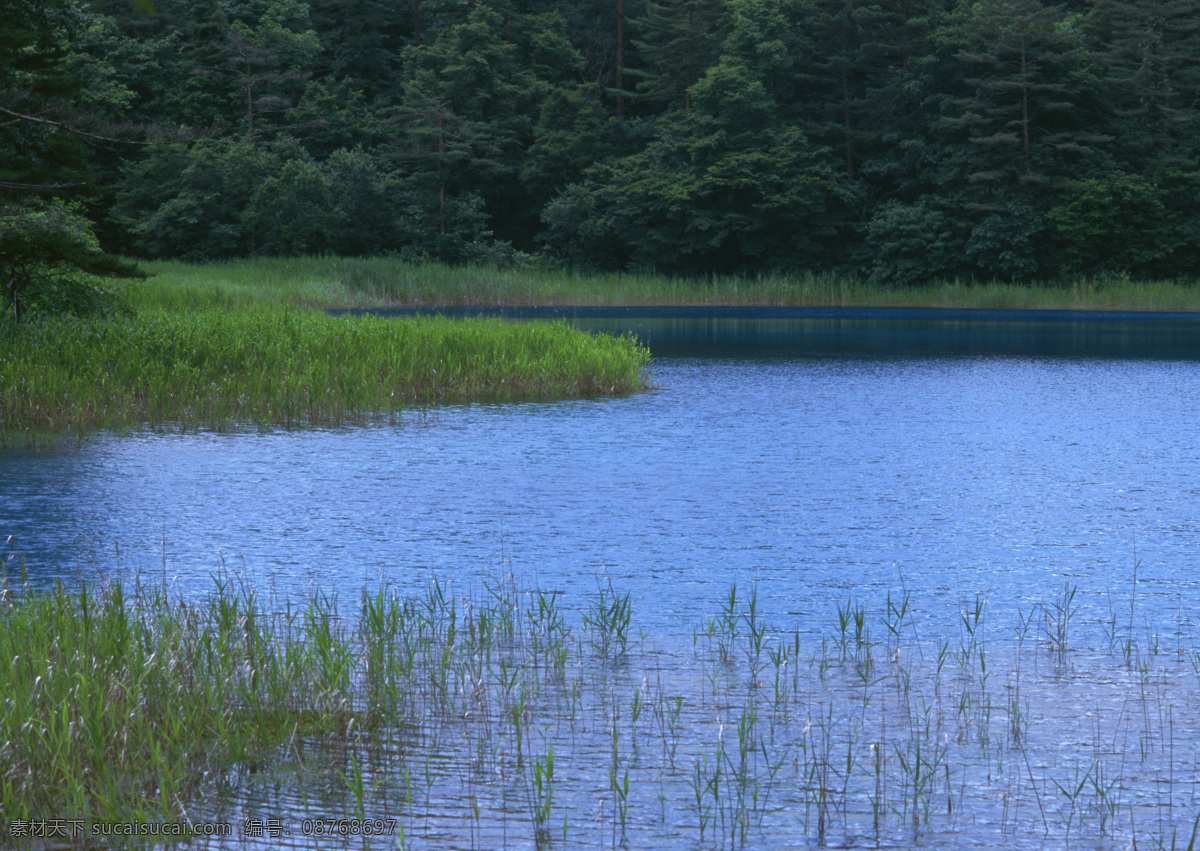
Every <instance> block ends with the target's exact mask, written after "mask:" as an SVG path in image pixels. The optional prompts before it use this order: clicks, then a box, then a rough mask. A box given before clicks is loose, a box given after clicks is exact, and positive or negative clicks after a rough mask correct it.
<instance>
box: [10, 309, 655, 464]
mask: <svg viewBox="0 0 1200 851" xmlns="http://www.w3.org/2000/svg"><path fill="white" fill-rule="evenodd" d="M0 349H3V350H4V351H5V353H6V354H5V357H4V359H3V360H2V361H0V443H5V442H8V443H16V442H20V441H22V440H37V439H39V438H41V437H44V436H46V435H55V434H65V433H85V432H87V431H88V430H91V429H95V428H115V429H119V428H126V427H130V426H134V425H137V424H140V423H150V424H155V423H170V424H176V425H179V426H182V427H199V426H205V427H220V426H223V425H227V424H230V423H236V422H254V423H257V424H260V425H263V426H273V425H282V426H294V425H304V424H315V423H339V422H342V421H344V420H346V419H349V418H359V417H366V416H371V415H373V414H377V413H380V412H386V411H392V410H396V409H398V408H400V407H402V406H404V405H409V404H414V403H418V404H424V403H431V402H439V401H459V400H500V399H521V398H562V397H571V396H589V395H599V394H613V393H624V392H628V391H632V390H636V389H639V388H641V387H643V386H644V379H643V369H644V367H645V365H646V362H647V360H648V358H649V352H648V351H647V350H646V349H645V347H643V346H641V345H639V344H637V343H636V342H635V341H634V340H632V339H631V338H614V337H606V336H591V335H589V334H586V333H583V332H580V331H577V330H575V329H572V328H570V327H569V326H567V325H566V324H563V323H520V324H518V323H506V322H502V321H499V320H450V319H445V318H440V317H430V318H418V319H408V320H394V319H381V318H378V317H371V316H362V317H331V316H326V315H324V314H322V313H318V312H313V311H306V310H294V309H279V308H273V309H248V310H243V309H237V310H233V311H221V310H211V309H210V310H195V309H193V310H176V311H170V312H168V311H164V310H148V309H142V310H139V311H138V312H137V314H136V315H135V316H133V317H118V318H113V319H107V320H91V319H73V318H65V319H44V320H41V321H36V322H30V323H27V324H23V325H20V326H16V325H13V324H11V323H8V324H0Z"/></svg>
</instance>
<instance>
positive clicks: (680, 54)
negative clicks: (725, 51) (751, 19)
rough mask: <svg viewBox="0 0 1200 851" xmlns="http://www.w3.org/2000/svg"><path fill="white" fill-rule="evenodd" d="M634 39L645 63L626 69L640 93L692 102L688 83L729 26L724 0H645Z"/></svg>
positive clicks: (703, 67)
mask: <svg viewBox="0 0 1200 851" xmlns="http://www.w3.org/2000/svg"><path fill="white" fill-rule="evenodd" d="M636 29H637V31H638V32H640V33H641V37H640V38H635V39H633V45H634V47H636V48H637V50H638V51H639V53H640V54H641V57H642V59H643V60H644V61H645V63H646V67H645V68H641V69H630V70H629V72H628V73H629V76H631V77H634V78H636V79H637V80H638V83H637V90H638V92H639V94H640V95H641V97H642V98H645V99H648V100H652V101H660V102H668V103H669V102H674V101H679V100H682V101H683V108H684V109H685V110H687V109H691V108H692V94H691V89H692V86H693V85H695V84H696V83H697V82H698V81H699V80H700V77H701V76H702V75H703V74H704V72H705V71H706V70H707V69H708V68H709V67H710V66H711V65H712V64H713V63H714V62H715V61H716V59H717V56H718V55H719V53H720V48H721V44H722V42H723V41H724V38H725V35H726V32H727V29H728V15H727V12H726V8H725V3H724V0H647V2H646V11H645V14H644V15H643V17H642V18H641V19H640V20H638V21H637V24H636Z"/></svg>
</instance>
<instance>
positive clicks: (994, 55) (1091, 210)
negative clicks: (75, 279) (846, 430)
mask: <svg viewBox="0 0 1200 851" xmlns="http://www.w3.org/2000/svg"><path fill="white" fill-rule="evenodd" d="M0 11H2V14H0V22H2V23H0V107H3V109H4V113H3V114H0V195H2V196H3V197H2V198H0V200H2V201H3V202H4V203H5V205H6V206H5V210H7V211H9V215H10V219H11V221H10V224H11V227H9V228H8V229H7V230H5V228H4V222H3V221H0V243H3V244H0V251H7V250H8V249H6V248H5V246H6V245H7V243H4V242H3V241H4V240H9V239H10V237H11V239H16V238H17V236H18V235H20V234H21V233H24V232H27V231H28V226H29V221H30V217H35V218H36V216H39V215H40V216H42V217H43V218H45V217H47V216H51V217H53V216H58V217H59V218H62V219H63V220H64V221H67V220H69V221H70V222H71V223H72V227H73V228H74V232H75V233H76V234H77V235H78V240H79V243H80V245H83V246H84V248H88V247H89V246H90V245H91V242H89V240H92V233H91V232H90V231H88V229H87V222H89V221H90V222H91V223H92V226H93V229H94V234H95V239H97V240H98V244H99V245H100V246H102V247H103V248H104V249H106V250H107V251H108V252H110V253H116V254H122V255H128V256H135V257H154V258H182V259H187V260H207V259H213V258H228V257H239V256H251V255H262V254H267V255H299V254H316V253H334V254H344V255H371V254H385V253H387V254H398V255H401V256H403V257H406V258H422V257H430V258H437V259H441V260H449V261H452V262H458V261H467V260H480V261H495V262H506V261H508V260H511V259H515V258H519V257H521V256H522V255H524V254H534V253H541V254H544V255H545V256H547V257H550V258H554V259H556V260H562V261H566V262H569V263H572V264H575V265H580V266H587V267H598V268H604V269H626V270H632V269H636V270H652V271H660V272H679V273H686V274H705V273H711V272H720V273H728V272H746V273H753V272H757V271H763V270H770V271H799V270H807V271H819V272H825V271H834V272H854V273H857V274H864V273H865V274H873V275H875V276H877V277H878V278H879V279H881V280H884V281H887V282H891V283H915V282H918V281H922V280H925V279H928V278H931V277H939V276H973V277H976V278H986V279H1001V280H1034V279H1043V280H1045V279H1053V278H1061V277H1067V276H1074V275H1095V274H1100V273H1106V272H1116V273H1121V272H1126V273H1129V274H1130V275H1134V276H1147V277H1149V276H1157V277H1181V276H1188V275H1190V274H1191V273H1192V271H1193V270H1194V269H1195V268H1196V267H1197V262H1198V260H1200V210H1198V205H1197V204H1196V200H1197V196H1198V189H1200V160H1198V154H1200V132H1198V131H1200V120H1198V119H1200V103H1198V99H1200V0H1088V2H1083V0H1073V2H1066V3H1062V4H1051V3H1043V2H1039V0H977V2H965V0H959V2H954V0H874V1H873V2H872V0H524V2H517V0H473V2H462V0H403V2H392V0H338V2H332V0H311V2H304V0H0ZM13 210H19V211H21V213H20V215H16V214H13V213H12V211H13ZM14 215H16V218H12V217H13V216H14ZM22 227H25V229H26V230H25V231H22V230H21V228H22ZM92 241H93V242H94V241H95V240H92ZM19 248H20V246H17V247H15V248H12V249H11V251H9V252H8V253H7V254H4V257H5V258H7V257H8V256H9V255H10V254H12V253H13V252H16V251H19ZM89 250H90V249H89ZM0 259H2V258H0ZM5 262H7V260H6V261H5Z"/></svg>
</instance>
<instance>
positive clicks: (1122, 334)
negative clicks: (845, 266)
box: [0, 309, 1200, 632]
mask: <svg viewBox="0 0 1200 851" xmlns="http://www.w3.org/2000/svg"><path fill="white" fill-rule="evenodd" d="M531 313H532V314H534V315H545V313H546V311H542V312H540V313H539V312H537V311H532V312H529V311H527V312H525V313H524V314H523V315H526V316H527V315H531ZM557 313H561V311H559V312H557ZM573 318H574V321H576V322H578V323H580V324H581V325H584V326H585V327H591V328H601V329H603V330H609V331H618V332H620V331H633V332H634V333H638V334H639V335H640V336H641V337H642V338H643V339H646V340H648V342H649V344H650V346H651V348H652V350H653V351H654V352H655V355H656V356H655V360H654V362H653V380H654V383H655V385H656V389H654V390H651V391H648V392H645V393H639V394H636V395H633V396H629V397H626V398H617V399H595V400H576V401H565V402H552V403H510V404H475V405H459V406H443V407H437V408H431V409H427V410H423V411H422V410H415V409H414V410H412V411H406V412H404V413H402V414H401V415H400V416H399V417H398V419H397V420H395V421H389V422H373V423H364V424H358V425H351V426H346V427H341V428H332V429H304V430H295V431H283V430H275V431H267V432H262V431H257V430H253V429H251V430H240V431H237V430H235V431H231V432H225V433H210V432H200V433H195V432H190V433H183V434H181V433H178V432H177V431H172V430H171V429H169V428H164V429H158V430H153V431H149V430H147V431H143V432H139V433H135V434H133V435H127V436H106V435H101V436H97V437H95V438H93V439H90V440H88V441H86V442H84V443H83V444H82V445H64V446H60V447H58V448H56V449H53V450H42V451H18V450H10V451H6V452H4V453H3V454H0V477H2V481H3V487H2V488H0V535H3V537H4V538H7V536H9V535H13V536H15V544H12V543H10V544H8V545H6V546H7V549H6V550H5V551H4V554H5V556H6V557H8V558H9V569H10V571H13V570H14V569H15V564H16V562H17V554H18V552H19V554H20V556H22V557H23V558H24V560H25V564H26V567H27V570H28V572H29V574H30V577H31V579H32V580H33V581H35V582H37V583H42V584H45V583H48V582H51V581H53V580H55V579H62V580H65V581H67V582H71V581H73V580H75V579H77V578H78V577H98V576H101V575H105V574H113V573H120V574H124V575H126V576H129V575H133V574H140V575H142V576H143V577H144V578H150V579H154V580H161V579H163V578H164V577H165V578H166V580H167V582H168V583H170V584H171V585H172V586H173V587H176V588H178V589H180V590H182V591H185V592H186V591H188V589H195V590H198V591H203V590H206V589H207V588H209V587H211V580H210V576H211V575H212V574H213V573H214V572H216V571H217V570H218V569H221V567H222V565H224V567H225V568H226V569H228V570H231V571H233V570H236V571H239V572H241V573H242V574H243V575H245V576H246V577H248V578H249V579H250V580H252V581H253V582H255V583H256V584H258V585H259V586H260V587H263V588H269V589H271V590H274V591H276V592H278V593H284V594H286V593H291V592H293V591H304V590H305V589H307V588H310V587H312V586H314V585H316V586H321V587H323V588H329V589H334V590H339V591H341V592H342V593H344V594H348V595H351V596H353V595H356V594H357V590H358V589H359V588H360V587H362V586H363V585H364V583H365V584H368V585H371V584H377V583H378V581H379V580H380V579H383V580H386V581H387V582H389V583H391V584H393V585H395V586H397V587H399V588H401V589H404V588H413V589H417V588H420V587H422V586H423V585H424V584H425V582H427V581H428V579H429V578H430V577H431V576H436V577H438V578H439V579H442V580H444V581H452V582H454V583H458V584H461V585H464V586H472V587H477V586H478V585H479V584H480V583H481V582H482V581H483V580H485V579H487V578H488V577H494V576H497V575H498V574H499V573H500V572H502V570H504V569H508V568H511V569H512V571H513V572H514V573H516V574H517V575H518V576H520V577H521V578H522V579H523V581H525V582H528V583H532V584H537V585H540V586H542V587H544V588H547V589H557V590H560V591H562V592H563V593H564V594H565V595H566V599H567V600H568V601H570V600H571V599H572V598H573V597H578V596H580V595H585V594H587V593H589V592H591V591H593V590H594V589H595V582H596V577H597V576H607V577H610V578H611V579H612V580H613V582H614V584H615V585H618V586H621V587H625V588H627V589H629V590H631V591H632V592H633V595H634V605H635V611H636V612H637V614H638V616H639V618H640V619H643V623H645V624H646V625H647V626H648V627H653V628H655V629H663V630H676V629H677V630H680V631H681V632H689V631H690V630H691V628H692V626H693V625H694V624H695V623H697V622H698V621H699V620H700V619H701V618H702V617H703V616H704V615H706V614H708V613H711V611H712V610H713V608H714V606H715V603H716V601H717V600H719V599H720V597H721V595H722V593H723V592H724V590H725V589H727V588H728V586H729V585H730V584H731V583H733V582H735V581H736V582H738V583H740V584H742V585H748V584H750V583H757V585H758V587H759V593H760V596H761V598H762V600H763V602H764V604H765V605H766V608H767V611H768V612H771V613H772V614H773V615H776V616H779V617H781V618H786V619H787V620H788V621H789V622H791V621H793V620H798V621H799V622H800V623H801V625H802V627H803V626H804V625H805V624H807V623H809V622H810V621H812V622H814V623H816V622H820V621H822V619H824V618H826V617H827V616H828V613H829V612H830V611H831V610H832V607H833V606H835V605H836V604H837V603H838V602H841V601H844V599H845V598H846V597H847V596H848V595H850V594H854V595H855V596H862V597H866V598H868V599H871V598H878V597H881V596H882V595H883V594H885V593H886V592H887V591H888V590H892V589H898V588H900V587H901V586H903V587H906V588H908V589H909V590H912V591H913V592H914V594H915V596H917V597H919V598H921V599H924V600H925V601H926V602H927V603H928V607H929V608H930V609H931V610H935V609H936V608H937V606H938V605H940V602H946V603H951V604H954V603H956V602H957V601H960V600H962V599H966V598H970V597H972V596H974V595H975V594H978V593H982V594H986V595H988V596H989V599H990V600H991V602H992V604H993V605H994V606H997V607H1001V608H1004V607H1016V606H1028V605H1030V604H1031V603H1032V602H1036V601H1040V600H1042V599H1044V598H1045V597H1046V596H1047V595H1048V594H1051V593H1053V592H1054V591H1056V590H1057V589H1059V588H1061V586H1062V584H1063V583H1064V582H1070V583H1071V584H1077V585H1078V586H1079V588H1080V597H1081V599H1083V600H1084V610H1083V616H1082V620H1083V621H1085V622H1086V621H1089V620H1090V621H1091V622H1098V621H1099V620H1100V619H1101V618H1102V616H1103V615H1104V614H1106V613H1107V611H1108V605H1109V603H1108V595H1109V594H1110V593H1111V592H1114V591H1120V592H1121V593H1126V590H1127V588H1128V587H1131V585H1132V572H1133V567H1134V564H1135V561H1140V562H1141V567H1140V573H1139V581H1140V583H1141V585H1140V588H1139V594H1140V595H1144V597H1143V598H1144V599H1146V600H1156V601H1157V604H1158V605H1159V606H1160V607H1161V611H1162V612H1163V613H1164V614H1163V617H1164V618H1166V617H1167V613H1170V620H1171V621H1172V623H1175V624H1180V623H1182V622H1183V621H1187V622H1188V623H1190V622H1191V620H1192V619H1193V617H1194V616H1195V614H1196V612H1197V606H1198V604H1200V570H1198V568H1200V558H1198V557H1197V550H1196V541H1197V531H1198V529H1200V512H1198V508H1200V443H1198V441H1197V423H1200V416H1198V415H1200V322H1198V321H1197V320H1196V319H1195V318H1193V317H1189V316H1178V315H1172V316H1153V315H1150V316H1147V315H1138V314H1123V315H1116V316H1112V315H1099V316H1097V315H1091V316H1089V315H1086V314H1014V313H1002V312H995V311H981V312H971V311H950V312H938V311H863V310H849V311H836V310H821V311H768V310H742V311H737V310H734V311H721V310H716V311H713V310H699V309H693V310H685V311H678V310H665V309H662V310H649V311H640V312H637V313H632V314H631V313H628V312H626V313H622V312H620V311H615V310H594V311H582V312H578V311H577V312H575V315H574V316H573ZM823 626H824V624H823V623H822V624H821V628H823ZM814 628H816V627H814Z"/></svg>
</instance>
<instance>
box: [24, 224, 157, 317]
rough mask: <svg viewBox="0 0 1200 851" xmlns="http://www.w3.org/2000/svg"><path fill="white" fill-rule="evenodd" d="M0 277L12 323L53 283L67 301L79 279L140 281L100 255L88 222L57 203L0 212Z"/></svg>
mask: <svg viewBox="0 0 1200 851" xmlns="http://www.w3.org/2000/svg"><path fill="white" fill-rule="evenodd" d="M0 273H2V274H3V276H4V289H5V301H6V306H7V308H8V309H10V310H11V311H12V315H13V319H14V320H15V321H17V322H20V321H21V316H22V314H23V313H24V312H25V310H26V309H27V308H28V306H29V304H30V300H31V299H35V298H36V297H37V295H38V294H39V292H40V291H44V290H46V289H47V288H48V287H47V285H48V284H51V283H53V284H57V285H58V287H59V289H60V290H64V291H65V294H66V295H65V298H66V299H67V300H68V301H69V300H70V299H71V297H72V296H76V297H77V296H78V295H79V293H80V291H81V290H85V288H86V284H85V282H83V281H81V280H80V279H79V278H78V275H80V274H84V275H99V276H101V277H119V278H144V277H145V273H144V272H142V271H141V270H139V269H138V268H137V267H136V266H135V265H133V264H132V263H128V262H126V261H124V260H120V259H118V258H116V257H111V256H109V255H107V254H105V253H104V252H103V251H102V250H101V248H100V243H99V242H98V241H97V239H96V235H95V234H94V233H93V232H92V225H91V222H89V221H88V220H87V219H86V218H84V217H83V216H82V215H80V214H79V213H78V212H77V211H76V208H75V207H74V206H72V205H69V204H65V203H63V202H62V201H57V200H55V201H49V202H42V201H32V202H29V203H26V204H12V205H8V206H5V207H2V208H0ZM42 294H45V293H42ZM59 296H60V298H61V297H63V293H62V292H60V293H59Z"/></svg>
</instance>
